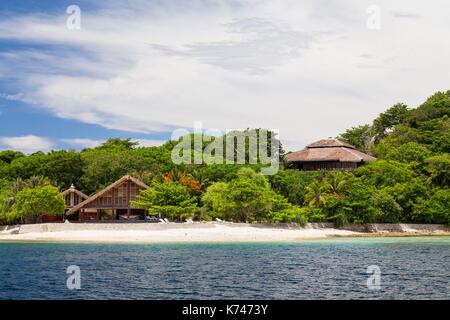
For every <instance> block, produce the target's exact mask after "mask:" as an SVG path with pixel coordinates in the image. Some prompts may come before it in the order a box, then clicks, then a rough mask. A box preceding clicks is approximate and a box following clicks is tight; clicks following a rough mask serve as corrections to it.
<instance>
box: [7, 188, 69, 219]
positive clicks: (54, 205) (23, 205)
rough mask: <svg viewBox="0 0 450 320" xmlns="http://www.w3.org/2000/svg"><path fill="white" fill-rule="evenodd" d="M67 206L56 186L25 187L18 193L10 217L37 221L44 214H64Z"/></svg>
mask: <svg viewBox="0 0 450 320" xmlns="http://www.w3.org/2000/svg"><path fill="white" fill-rule="evenodd" d="M65 207H66V204H65V201H64V198H63V196H62V195H61V194H60V193H59V190H58V189H57V188H56V187H54V186H49V185H47V186H43V187H38V188H34V189H29V188H25V189H23V190H22V191H20V192H19V193H18V194H17V196H16V199H15V202H14V205H13V206H12V210H11V212H10V213H9V217H8V218H9V219H10V220H16V219H20V220H21V221H22V222H24V221H29V220H32V221H34V222H36V221H37V219H38V218H39V217H40V216H42V215H43V214H49V215H57V214H64V209H65Z"/></svg>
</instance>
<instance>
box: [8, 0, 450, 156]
mask: <svg viewBox="0 0 450 320" xmlns="http://www.w3.org/2000/svg"><path fill="white" fill-rule="evenodd" d="M71 5H76V6H77V7H78V8H79V9H80V14H79V16H77V15H74V11H72V10H69V12H67V9H68V7H69V6H71ZM449 13H450V2H449V1H447V0H435V1H432V2H426V1H418V0H409V1H406V0H398V1H387V0H380V1H376V0H372V1H365V0H334V1H325V0H283V1H281V0H280V1H278V0H247V1H238V0H228V1H225V0H210V1H206V0H203V1H197V0H193V1H181V0H178V1H143V0H135V1H133V0H130V1H126V2H124V1H116V0H112V1H75V0H71V1H64V0H62V1H57V0H53V1H50V0H39V1H32V0H24V1H16V0H11V1H10V0H2V1H1V2H0V150H3V149H14V150H19V151H22V152H25V153H32V152H36V151H38V150H42V151H44V152H47V151H50V150H52V149H62V148H73V149H82V148H85V147H93V146H96V145H98V144H100V143H102V142H103V141H105V140H106V139H108V138H110V137H121V138H132V139H134V140H136V141H139V142H140V144H141V145H143V146H151V145H160V144H162V143H163V142H164V141H165V140H167V139H169V138H170V137H171V134H172V132H173V131H174V130H176V129H179V128H185V129H188V130H192V127H193V126H194V122H198V121H199V122H201V124H202V127H203V128H204V129H218V130H221V131H223V132H225V131H226V130H231V129H245V128H257V127H261V128H268V129H272V130H276V131H277V132H279V138H280V139H281V141H282V143H283V145H284V146H285V150H291V151H294V150H299V149H301V148H303V147H304V146H305V145H306V144H308V143H310V142H313V141H316V140H319V139H322V138H327V137H335V136H337V135H339V134H340V133H342V132H344V131H345V130H346V129H348V128H351V127H353V126H358V125H361V124H365V123H370V122H371V121H372V120H373V119H374V118H375V117H376V116H377V115H378V114H379V113H381V112H383V111H384V110H386V109H387V108H388V107H390V106H392V105H393V104H395V103H398V102H403V103H406V104H407V105H408V106H410V107H417V106H418V105H420V103H422V102H423V101H424V100H425V99H426V98H427V97H428V96H430V95H432V94H433V93H434V92H436V91H443V90H448V89H450V88H449V84H450V59H449V58H448V57H450V38H449V37H448V34H449V31H450V19H448V17H449ZM68 21H69V23H68ZM78 22H79V28H77V27H76V26H78V24H77V23H78ZM74 26H75V27H74Z"/></svg>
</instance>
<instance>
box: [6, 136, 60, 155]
mask: <svg viewBox="0 0 450 320" xmlns="http://www.w3.org/2000/svg"><path fill="white" fill-rule="evenodd" d="M0 148H2V149H10V150H16V151H20V152H23V153H34V152H37V151H43V152H48V151H50V150H51V149H52V148H53V143H52V141H51V140H49V139H47V138H43V137H38V136H33V135H27V136H21V137H0Z"/></svg>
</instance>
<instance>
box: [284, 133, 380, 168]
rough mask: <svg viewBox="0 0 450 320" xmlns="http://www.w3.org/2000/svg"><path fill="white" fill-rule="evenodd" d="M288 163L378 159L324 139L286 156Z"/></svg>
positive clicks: (344, 144) (339, 142)
mask: <svg viewBox="0 0 450 320" xmlns="http://www.w3.org/2000/svg"><path fill="white" fill-rule="evenodd" d="M285 159H286V160H287V161H288V162H297V161H300V162H307V161H340V162H365V161H373V160H375V159H376V158H374V157H372V156H369V155H368V154H365V153H363V152H361V151H358V150H356V149H355V147H353V146H352V145H349V144H348V143H345V142H342V141H340V140H337V139H331V138H330V139H322V140H319V141H316V142H314V143H311V144H309V145H307V146H306V148H305V149H303V150H300V151H297V152H292V153H289V154H287V155H286V156H285Z"/></svg>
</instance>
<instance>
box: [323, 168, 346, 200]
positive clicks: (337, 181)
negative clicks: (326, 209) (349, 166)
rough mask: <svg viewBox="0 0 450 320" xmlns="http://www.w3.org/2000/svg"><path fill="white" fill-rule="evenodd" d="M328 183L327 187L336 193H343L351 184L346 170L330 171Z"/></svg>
mask: <svg viewBox="0 0 450 320" xmlns="http://www.w3.org/2000/svg"><path fill="white" fill-rule="evenodd" d="M324 183H325V184H327V187H326V188H327V189H328V190H329V191H330V192H331V193H333V194H334V195H341V194H342V193H344V192H345V190H347V188H348V186H349V179H348V175H347V173H344V172H332V173H330V174H329V175H328V176H327V177H326V179H325V181H324Z"/></svg>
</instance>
